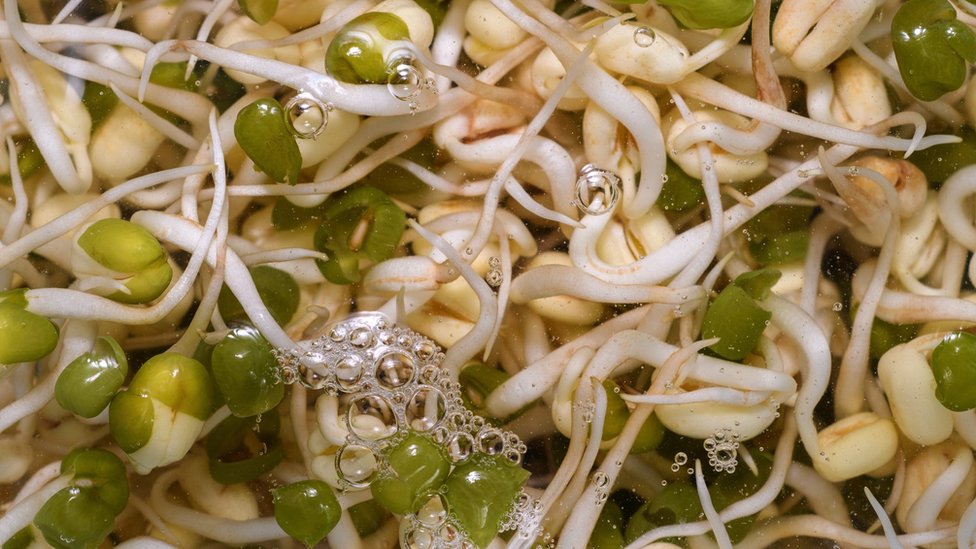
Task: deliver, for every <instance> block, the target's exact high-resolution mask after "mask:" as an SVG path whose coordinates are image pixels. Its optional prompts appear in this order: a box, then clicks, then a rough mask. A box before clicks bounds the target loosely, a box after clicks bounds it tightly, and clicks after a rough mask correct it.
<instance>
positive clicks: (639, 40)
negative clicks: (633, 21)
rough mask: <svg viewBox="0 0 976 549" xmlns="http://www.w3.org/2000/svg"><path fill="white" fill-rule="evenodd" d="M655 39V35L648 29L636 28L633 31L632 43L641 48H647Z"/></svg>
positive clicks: (652, 30)
mask: <svg viewBox="0 0 976 549" xmlns="http://www.w3.org/2000/svg"><path fill="white" fill-rule="evenodd" d="M656 39H657V34H656V33H655V32H654V29H652V28H650V27H643V26H641V27H637V28H636V29H634V43H635V44H637V46H639V47H641V48H649V47H650V46H651V45H653V44H654V40H656Z"/></svg>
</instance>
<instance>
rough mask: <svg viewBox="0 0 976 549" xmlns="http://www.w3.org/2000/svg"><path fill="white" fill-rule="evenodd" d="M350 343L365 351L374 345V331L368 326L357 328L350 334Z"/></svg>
mask: <svg viewBox="0 0 976 549" xmlns="http://www.w3.org/2000/svg"><path fill="white" fill-rule="evenodd" d="M349 343H351V344H352V346H353V347H359V348H360V349H365V348H366V347H369V346H370V345H372V344H373V331H372V330H370V329H369V328H367V327H366V326H357V327H355V328H353V329H352V331H350V332H349Z"/></svg>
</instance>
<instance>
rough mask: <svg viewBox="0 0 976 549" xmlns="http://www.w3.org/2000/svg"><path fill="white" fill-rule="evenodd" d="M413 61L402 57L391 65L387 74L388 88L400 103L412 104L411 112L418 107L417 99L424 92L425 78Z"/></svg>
mask: <svg viewBox="0 0 976 549" xmlns="http://www.w3.org/2000/svg"><path fill="white" fill-rule="evenodd" d="M411 61H412V59H411V58H408V57H400V58H398V59H396V60H395V61H394V62H393V63H391V67H390V68H389V69H388V71H387V73H388V74H389V77H388V78H387V81H386V88H387V89H388V90H390V94H391V95H392V96H393V97H396V98H397V99H399V100H400V101H405V102H410V105H411V110H415V109H416V108H417V107H415V105H416V101H415V99H416V98H417V96H418V95H420V92H421V91H422V90H423V84H424V77H423V75H422V74H421V73H420V69H418V68H417V67H415V66H414V65H413V64H412V62H411Z"/></svg>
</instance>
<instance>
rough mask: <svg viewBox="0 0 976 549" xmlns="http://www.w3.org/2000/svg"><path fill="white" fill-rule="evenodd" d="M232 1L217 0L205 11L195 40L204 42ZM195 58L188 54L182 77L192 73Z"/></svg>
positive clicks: (187, 77) (186, 77)
mask: <svg viewBox="0 0 976 549" xmlns="http://www.w3.org/2000/svg"><path fill="white" fill-rule="evenodd" d="M233 3H234V0H217V3H216V5H214V6H213V8H212V9H211V10H210V11H209V12H207V15H206V16H205V17H204V18H203V22H201V23H200V27H199V28H198V29H197V34H196V38H197V40H200V41H203V42H206V41H207V39H208V38H210V32H211V31H212V30H213V28H214V25H216V24H217V21H219V20H220V18H221V17H223V16H224V14H225V13H227V10H228V9H229V8H230V7H231V5H232V4H233ZM196 64H197V58H196V57H194V56H192V55H191V56H190V59H189V61H187V63H186V73H185V74H184V76H183V78H184V79H189V78H190V75H192V74H193V68H194V67H196Z"/></svg>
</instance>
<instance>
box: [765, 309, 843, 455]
mask: <svg viewBox="0 0 976 549" xmlns="http://www.w3.org/2000/svg"><path fill="white" fill-rule="evenodd" d="M763 305H765V306H766V308H767V309H769V311H770V312H771V313H772V315H773V316H772V321H773V323H774V324H775V325H776V326H777V327H778V328H779V329H780V330H782V331H783V332H784V333H786V334H787V335H788V336H789V337H790V339H792V340H793V341H794V342H795V343H796V344H797V345H798V346H799V347H800V349H802V351H803V354H804V357H805V359H806V361H805V364H804V365H801V370H802V371H803V384H802V385H801V386H800V389H799V391H798V392H797V395H796V404H794V407H793V409H794V413H795V414H796V424H797V429H798V430H799V433H800V439H801V440H802V441H803V446H804V447H805V448H806V450H807V453H809V454H810V455H811V456H818V455H819V454H820V443H819V442H818V440H817V427H816V425H815V424H814V408H816V406H817V403H818V402H820V399H821V398H823V395H824V394H825V393H826V391H827V386H828V385H829V383H830V372H831V365H832V356H831V354H830V345H829V344H828V342H827V339H826V337H824V335H823V332H822V331H820V328H819V326H817V323H816V321H815V320H814V319H813V318H811V317H810V315H808V314H807V313H806V312H804V311H803V309H801V308H800V307H799V306H797V305H795V304H793V303H791V302H790V301H788V300H786V299H783V298H781V297H777V296H775V295H770V296H769V297H768V298H766V299H765V300H764V301H763Z"/></svg>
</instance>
